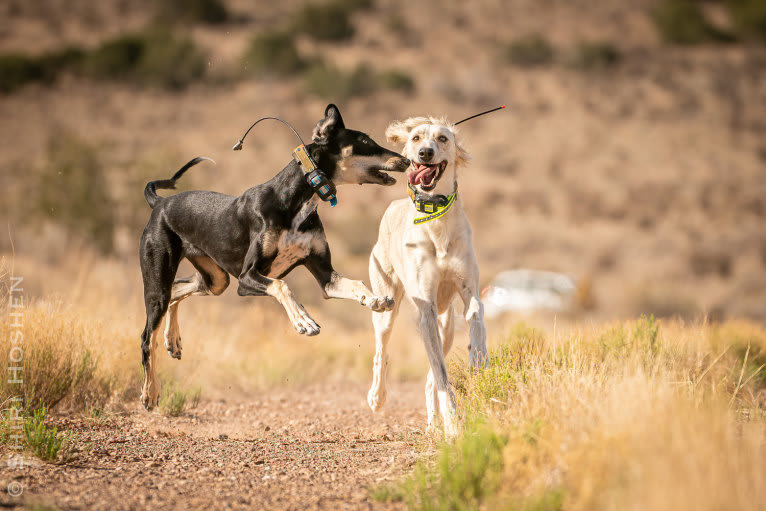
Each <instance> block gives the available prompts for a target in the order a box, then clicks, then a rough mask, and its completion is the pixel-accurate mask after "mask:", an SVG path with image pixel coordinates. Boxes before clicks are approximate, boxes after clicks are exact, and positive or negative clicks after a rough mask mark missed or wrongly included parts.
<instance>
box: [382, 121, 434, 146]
mask: <svg viewBox="0 0 766 511" xmlns="http://www.w3.org/2000/svg"><path fill="white" fill-rule="evenodd" d="M427 123H428V119H426V118H425V117H410V118H409V119H407V120H406V121H394V122H392V123H391V124H389V125H388V128H386V140H388V141H389V142H391V143H392V144H398V143H400V142H401V143H405V142H407V139H408V138H409V137H410V131H412V130H413V129H414V128H415V127H417V126H420V125H421V124H427Z"/></svg>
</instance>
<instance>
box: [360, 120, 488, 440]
mask: <svg viewBox="0 0 766 511" xmlns="http://www.w3.org/2000/svg"><path fill="white" fill-rule="evenodd" d="M386 136H387V137H388V139H389V141H391V142H402V143H404V144H405V146H404V151H403V155H404V156H406V157H407V158H409V159H410V160H413V161H419V157H418V152H419V150H420V149H421V148H423V147H429V148H431V149H433V150H434V151H435V157H434V158H433V159H432V162H435V163H438V162H440V161H447V167H446V168H445V170H444V172H443V174H442V176H441V178H440V179H439V181H438V182H437V183H436V186H435V188H434V189H433V190H430V191H428V192H427V193H428V194H431V195H436V194H440V195H445V196H447V195H450V194H452V192H453V191H454V190H455V187H456V186H457V172H458V169H459V168H461V167H463V166H464V165H465V164H466V163H467V162H468V161H469V159H470V156H469V155H468V153H467V152H466V150H465V149H464V148H463V147H462V145H461V144H460V141H459V138H458V133H457V130H456V129H455V127H454V126H453V125H451V124H449V123H447V122H446V121H445V120H444V119H437V118H433V117H429V118H426V117H414V118H410V119H407V120H406V121H402V122H394V123H392V124H391V125H390V126H389V127H388V129H387V130H386ZM416 188H418V187H416ZM419 191H422V190H419ZM424 193H426V192H424ZM420 216H424V214H423V213H420V212H418V211H417V210H416V209H415V207H414V205H413V204H412V201H411V200H410V199H400V200H397V201H394V202H392V203H391V205H390V206H389V207H388V209H387V210H386V212H385V214H384V215H383V220H382V221H381V224H380V232H379V236H378V241H377V243H376V244H375V247H374V248H373V250H372V254H371V256H370V283H371V284H372V291H373V293H374V294H375V295H379V296H380V295H388V296H393V297H394V300H395V305H394V307H393V309H391V310H389V311H384V312H377V313H374V314H373V318H372V320H373V326H374V329H375V341H376V351H375V358H374V367H373V381H372V387H371V388H370V391H369V393H368V395H367V401H368V404H369V405H370V408H372V410H373V411H378V410H379V409H380V408H381V407H382V406H383V404H384V403H385V401H386V368H387V364H388V354H387V353H386V347H387V345H388V341H389V339H390V336H391V329H392V327H393V322H394V319H395V318H396V315H397V312H398V306H399V304H400V301H401V298H402V296H403V295H405V294H406V296H407V297H408V298H409V299H410V300H411V301H412V302H413V303H414V305H415V307H416V308H417V311H418V330H419V333H420V337H421V338H422V340H423V344H424V346H425V349H426V353H427V355H428V360H429V363H430V366H431V369H430V371H429V373H428V378H427V382H426V390H425V392H426V409H427V412H428V429H429V431H431V432H433V431H435V430H436V427H437V426H436V423H437V419H438V417H439V415H441V418H442V420H443V423H444V431H445V434H446V436H447V437H454V436H456V435H457V434H458V433H459V430H460V427H459V425H458V421H457V416H456V408H455V397H454V395H453V392H452V389H451V387H450V383H449V379H448V376H447V366H446V362H445V356H446V354H447V353H448V352H449V349H450V347H451V346H452V340H453V332H454V325H453V318H452V316H453V306H452V302H453V299H454V298H455V297H456V296H458V297H460V299H461V301H462V302H463V306H464V309H463V311H464V312H463V314H464V317H465V320H466V321H467V322H468V324H469V331H470V345H469V361H470V364H471V367H474V366H480V367H484V366H485V365H486V364H487V362H488V359H487V347H486V330H485V327H484V317H483V316H484V309H483V306H482V303H481V301H480V300H479V267H478V264H477V262H476V255H475V253H474V248H473V241H472V231H471V226H470V224H469V223H468V218H467V217H466V215H465V212H464V211H463V208H462V200H461V198H460V194H458V197H457V199H456V201H455V204H454V205H453V206H452V208H451V209H450V210H449V211H448V212H447V213H446V214H445V215H444V216H442V217H440V218H438V219H436V220H432V221H429V222H426V223H424V224H420V225H415V224H414V223H413V221H414V219H415V218H416V217H420Z"/></svg>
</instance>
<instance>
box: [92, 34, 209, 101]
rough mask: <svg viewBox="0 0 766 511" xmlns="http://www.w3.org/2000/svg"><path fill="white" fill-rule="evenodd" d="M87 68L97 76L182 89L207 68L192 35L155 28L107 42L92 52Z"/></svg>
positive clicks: (93, 75)
mask: <svg viewBox="0 0 766 511" xmlns="http://www.w3.org/2000/svg"><path fill="white" fill-rule="evenodd" d="M84 71H85V73H86V74H87V75H89V76H92V77H94V78H101V79H106V80H130V81H132V82H134V83H138V84H140V85H152V86H158V87H162V88H166V89H171V90H175V89H181V88H184V87H186V86H187V85H189V84H190V83H191V82H192V81H194V80H196V79H198V78H200V77H201V76H202V75H203V74H204V72H205V58H204V56H203V54H202V53H201V51H200V50H199V49H198V48H197V47H196V45H195V44H194V42H192V41H191V40H190V39H186V38H179V37H176V36H174V35H173V34H172V33H171V32H169V31H167V30H162V29H154V30H149V31H146V32H140V33H136V34H129V35H125V36H121V37H118V38H116V39H111V40H109V41H106V42H104V43H103V44H102V45H101V46H99V47H98V48H96V49H95V50H94V51H93V52H91V53H90V54H89V55H88V57H87V59H86V62H85V64H84Z"/></svg>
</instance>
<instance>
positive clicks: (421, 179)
mask: <svg viewBox="0 0 766 511" xmlns="http://www.w3.org/2000/svg"><path fill="white" fill-rule="evenodd" d="M438 169H439V168H438V167H433V168H432V167H426V168H424V169H423V170H413V171H412V172H410V173H409V174H408V175H407V178H408V179H409V180H410V184H411V185H413V186H414V185H416V184H418V183H420V184H426V185H429V184H431V182H432V181H433V178H434V176H435V175H436V172H437V170H438Z"/></svg>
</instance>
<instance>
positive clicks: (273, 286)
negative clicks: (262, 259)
mask: <svg viewBox="0 0 766 511" xmlns="http://www.w3.org/2000/svg"><path fill="white" fill-rule="evenodd" d="M237 294H238V295H240V296H265V295H268V296H273V297H274V298H276V299H277V301H278V302H279V303H280V305H282V307H284V309H285V312H286V313H287V317H288V318H289V319H290V322H291V323H292V324H293V328H295V330H297V331H298V333H299V334H306V335H317V334H318V333H319V325H318V324H317V322H316V321H314V320H313V319H312V318H311V316H309V313H308V312H306V309H304V308H303V305H301V304H300V303H298V302H297V300H296V299H295V296H294V295H293V292H292V291H291V290H290V288H289V287H287V283H286V282H285V281H283V280H279V279H270V278H268V277H266V276H264V275H262V274H260V273H258V271H257V270H256V269H255V265H253V264H247V265H245V271H244V272H242V274H241V275H240V276H239V287H238V288H237Z"/></svg>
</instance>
